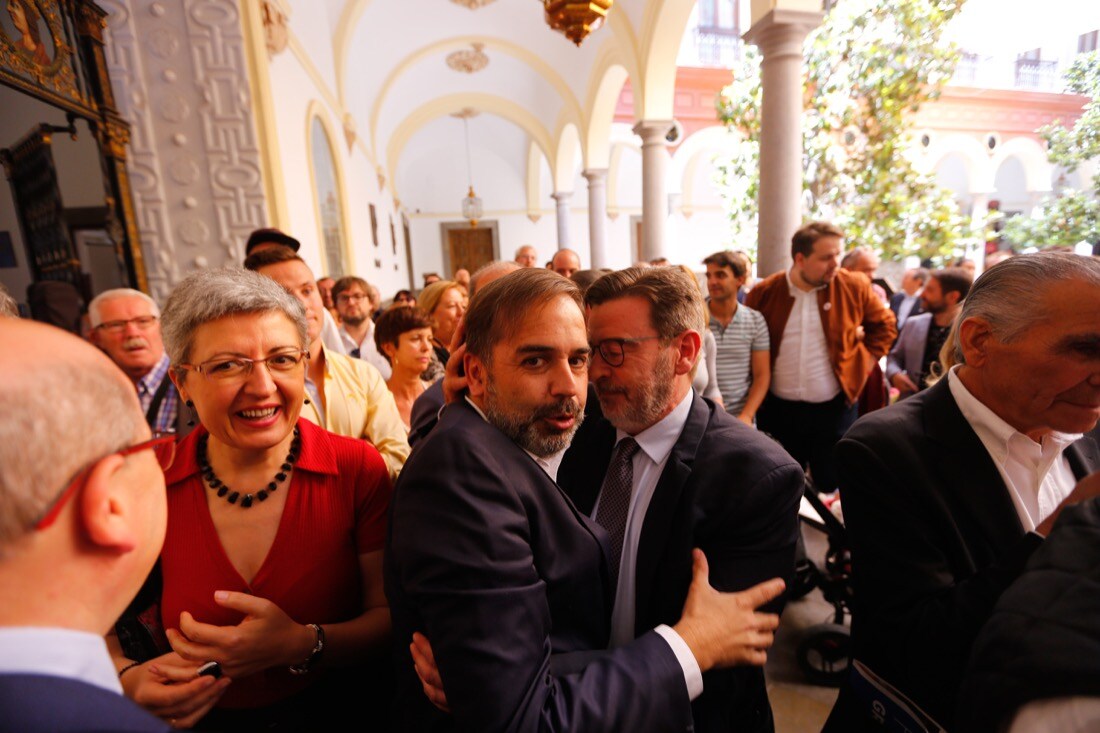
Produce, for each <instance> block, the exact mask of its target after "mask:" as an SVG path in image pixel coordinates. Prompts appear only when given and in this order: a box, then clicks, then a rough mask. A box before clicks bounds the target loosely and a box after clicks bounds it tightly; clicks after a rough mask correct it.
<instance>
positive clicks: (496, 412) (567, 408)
mask: <svg viewBox="0 0 1100 733" xmlns="http://www.w3.org/2000/svg"><path fill="white" fill-rule="evenodd" d="M563 415H565V416H569V417H573V418H575V420H574V422H573V425H572V426H571V427H570V428H569V429H568V430H565V431H556V430H554V429H553V428H552V427H549V426H548V424H547V423H545V422H543V419H544V418H547V417H551V416H563ZM485 417H486V418H487V419H488V420H489V422H490V423H491V424H492V425H493V426H494V427H495V428H496V429H497V430H499V431H500V432H502V433H504V434H505V435H507V436H508V437H509V438H511V439H512V442H514V443H515V444H516V445H518V446H519V447H520V448H523V449H524V450H526V451H529V452H531V453H534V454H535V455H536V456H539V457H540V458H546V457H547V456H551V455H553V454H555V453H557V452H559V451H563V450H565V449H566V448H568V447H569V443H570V442H572V440H573V436H574V435H575V434H576V432H577V428H579V427H580V426H581V423H582V422H584V410H583V409H581V406H580V403H579V402H577V400H576V399H575V398H572V397H563V398H562V399H560V400H559V401H557V402H553V403H550V404H542V405H536V406H532V407H527V406H524V405H514V404H512V405H505V404H504V402H503V401H502V400H500V399H499V396H498V394H497V390H496V385H495V384H494V383H493V380H492V378H490V379H489V380H488V383H487V384H486V394H485Z"/></svg>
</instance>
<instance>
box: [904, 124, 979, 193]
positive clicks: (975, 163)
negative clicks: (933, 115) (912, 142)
mask: <svg viewBox="0 0 1100 733" xmlns="http://www.w3.org/2000/svg"><path fill="white" fill-rule="evenodd" d="M951 154H958V155H959V157H960V158H961V159H962V160H963V163H964V165H965V167H966V177H967V180H968V181H969V182H970V191H968V192H967V193H990V192H992V191H993V176H994V174H995V173H996V169H995V168H994V167H993V166H991V165H990V162H989V150H988V148H986V147H985V146H983V145H982V143H981V141H980V140H978V138H976V137H974V136H973V135H965V134H963V133H953V134H950V135H944V136H943V137H942V138H938V139H935V140H933V141H932V144H931V145H930V146H929V148H928V150H927V151H926V152H925V154H924V155H923V156H922V159H923V160H922V162H923V166H922V167H923V168H924V170H925V172H927V173H929V174H931V173H933V172H934V171H935V170H936V166H938V165H939V164H940V161H942V160H943V159H944V158H946V157H947V156H948V155H951Z"/></svg>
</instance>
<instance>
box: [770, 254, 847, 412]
mask: <svg viewBox="0 0 1100 733" xmlns="http://www.w3.org/2000/svg"><path fill="white" fill-rule="evenodd" d="M825 287H827V286H825V285H822V286H821V287H818V288H814V289H813V290H811V291H810V292H808V293H807V292H806V291H804V290H801V289H799V288H798V287H796V286H795V284H794V283H793V282H791V271H790V270H787V288H788V289H789V290H790V293H791V297H792V298H794V305H793V306H792V307H791V315H790V317H789V318H788V319H787V325H786V326H785V327H784V328H783V336H782V338H781V339H780V342H779V354H778V355H777V356H776V358H775V368H774V369H772V384H771V388H770V389H771V392H772V394H774V395H775V396H776V397H780V398H782V399H784V400H791V401H793V402H828V401H829V400H831V399H832V398H834V397H836V396H837V394H838V393H839V392H840V382H839V381H837V378H836V374H835V373H834V372H833V364H832V360H831V358H830V357H829V345H828V342H826V341H825V326H824V325H823V324H822V323H821V313H820V312H818V309H817V291H819V290H822V289H824V288H825ZM830 305H831V304H829V303H826V304H825V307H826V308H828V307H830Z"/></svg>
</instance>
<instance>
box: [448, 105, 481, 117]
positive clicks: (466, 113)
mask: <svg viewBox="0 0 1100 733" xmlns="http://www.w3.org/2000/svg"><path fill="white" fill-rule="evenodd" d="M479 114H481V113H480V112H478V111H477V110H476V109H474V108H473V107H463V108H462V109H460V110H459V111H457V112H452V113H451V117H454V118H456V119H459V120H471V119H473V118H474V117H477V116H478V115H479Z"/></svg>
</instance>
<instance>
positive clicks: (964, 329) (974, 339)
mask: <svg viewBox="0 0 1100 733" xmlns="http://www.w3.org/2000/svg"><path fill="white" fill-rule="evenodd" d="M958 328H959V343H960V344H961V346H962V355H963V359H964V360H965V361H966V364H967V366H971V367H980V366H983V365H984V364H985V363H986V360H987V358H988V354H987V351H988V349H989V346H990V344H991V343H992V342H993V340H994V338H995V337H994V335H993V329H992V328H991V327H990V325H989V322H988V321H987V320H985V319H984V318H981V317H979V316H970V317H969V318H967V319H965V320H964V321H962V323H960V324H959V325H958Z"/></svg>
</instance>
